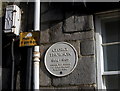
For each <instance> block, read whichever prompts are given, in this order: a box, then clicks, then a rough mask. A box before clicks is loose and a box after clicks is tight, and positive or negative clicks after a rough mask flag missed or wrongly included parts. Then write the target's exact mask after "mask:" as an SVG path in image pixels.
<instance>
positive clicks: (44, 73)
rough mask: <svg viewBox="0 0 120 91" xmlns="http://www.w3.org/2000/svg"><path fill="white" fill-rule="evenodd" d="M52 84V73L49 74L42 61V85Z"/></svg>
mask: <svg viewBox="0 0 120 91" xmlns="http://www.w3.org/2000/svg"><path fill="white" fill-rule="evenodd" d="M50 85H51V79H50V74H48V72H47V70H46V68H45V67H44V65H43V62H42V63H41V66H40V86H50Z"/></svg>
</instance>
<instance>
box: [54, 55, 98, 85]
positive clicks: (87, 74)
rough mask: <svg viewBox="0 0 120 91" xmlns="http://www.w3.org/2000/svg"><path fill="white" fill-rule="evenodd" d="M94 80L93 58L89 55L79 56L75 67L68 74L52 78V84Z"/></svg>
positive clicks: (91, 81) (79, 82)
mask: <svg viewBox="0 0 120 91" xmlns="http://www.w3.org/2000/svg"><path fill="white" fill-rule="evenodd" d="M95 82H96V72H95V58H94V57H90V56H86V57H82V58H79V61H78V64H77V67H76V68H75V70H74V71H73V72H72V73H71V74H69V75H68V76H65V77H62V78H58V77H54V78H53V85H54V86H65V85H80V84H93V83H95Z"/></svg>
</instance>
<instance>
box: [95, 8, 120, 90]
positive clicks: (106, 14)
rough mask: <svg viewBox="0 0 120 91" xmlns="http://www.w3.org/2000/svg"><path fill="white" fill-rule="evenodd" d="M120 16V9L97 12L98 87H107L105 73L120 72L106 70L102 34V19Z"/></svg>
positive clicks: (114, 73) (117, 72)
mask: <svg viewBox="0 0 120 91" xmlns="http://www.w3.org/2000/svg"><path fill="white" fill-rule="evenodd" d="M115 17H120V10H113V11H107V12H100V13H96V14H95V26H96V28H95V29H96V35H95V36H96V56H97V58H96V59H97V89H106V86H105V85H104V84H103V83H104V82H103V81H104V80H103V79H104V78H103V77H102V76H103V75H116V74H120V71H107V72H104V60H103V48H102V36H101V31H102V30H101V20H102V19H107V18H115ZM115 43H117V42H115Z"/></svg>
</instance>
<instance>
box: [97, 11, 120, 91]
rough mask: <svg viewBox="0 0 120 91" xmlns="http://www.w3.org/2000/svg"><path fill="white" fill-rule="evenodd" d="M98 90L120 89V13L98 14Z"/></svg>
mask: <svg viewBox="0 0 120 91" xmlns="http://www.w3.org/2000/svg"><path fill="white" fill-rule="evenodd" d="M95 24H96V50H97V51H96V53H97V83H98V89H106V90H107V91H109V90H110V89H120V11H119V10H116V11H109V12H106V13H105V12H104V13H99V14H96V16H95Z"/></svg>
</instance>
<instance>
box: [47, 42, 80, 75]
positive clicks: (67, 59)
mask: <svg viewBox="0 0 120 91" xmlns="http://www.w3.org/2000/svg"><path fill="white" fill-rule="evenodd" d="M77 62H78V54H77V51H76V50H75V48H74V47H73V46H72V45H71V44H70V43H67V42H58V43H55V44H53V45H52V46H51V47H50V48H49V49H48V50H47V52H46V54H45V66H46V69H47V70H48V71H49V72H50V73H51V74H52V75H54V76H59V77H61V76H66V75H68V74H70V73H71V72H72V71H73V70H74V69H75V67H76V65H77Z"/></svg>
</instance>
